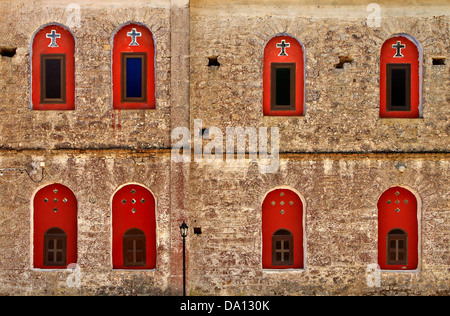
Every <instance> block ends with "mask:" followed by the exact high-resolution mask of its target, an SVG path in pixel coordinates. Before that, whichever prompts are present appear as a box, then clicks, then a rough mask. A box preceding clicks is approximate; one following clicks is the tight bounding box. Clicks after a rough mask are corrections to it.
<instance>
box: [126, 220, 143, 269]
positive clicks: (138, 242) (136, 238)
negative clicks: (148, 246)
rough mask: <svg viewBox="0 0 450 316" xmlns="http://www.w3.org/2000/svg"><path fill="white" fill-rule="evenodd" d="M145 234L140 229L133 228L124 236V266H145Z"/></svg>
mask: <svg viewBox="0 0 450 316" xmlns="http://www.w3.org/2000/svg"><path fill="white" fill-rule="evenodd" d="M145 254H146V252H145V234H144V232H143V231H142V230H140V229H138V228H131V229H129V230H127V231H126V232H125V234H123V266H124V267H143V266H145Z"/></svg>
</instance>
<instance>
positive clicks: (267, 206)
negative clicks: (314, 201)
mask: <svg viewBox="0 0 450 316" xmlns="http://www.w3.org/2000/svg"><path fill="white" fill-rule="evenodd" d="M279 230H286V231H289V232H290V233H291V234H292V236H293V257H294V260H293V264H292V265H273V264H272V251H273V249H272V237H273V235H274V233H275V232H277V231H279ZM262 235H263V238H262V243H263V246H262V265H263V268H264V269H289V268H291V269H292V268H295V269H302V268H303V267H304V264H303V203H302V201H301V199H300V197H299V196H298V195H297V193H295V192H294V191H292V190H288V189H276V190H273V191H271V192H270V193H269V194H267V196H266V198H265V199H264V202H263V205H262Z"/></svg>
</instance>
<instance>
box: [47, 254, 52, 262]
mask: <svg viewBox="0 0 450 316" xmlns="http://www.w3.org/2000/svg"><path fill="white" fill-rule="evenodd" d="M48 262H53V252H49V253H48Z"/></svg>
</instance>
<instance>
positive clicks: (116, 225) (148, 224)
mask: <svg viewBox="0 0 450 316" xmlns="http://www.w3.org/2000/svg"><path fill="white" fill-rule="evenodd" d="M132 228H137V229H139V230H141V231H142V232H143V233H144V234H145V238H146V239H145V245H146V251H145V252H146V263H145V265H143V266H140V267H125V266H124V261H123V249H124V248H123V246H124V245H123V235H124V234H125V233H126V232H127V231H128V230H130V229H132ZM112 234H113V245H112V252H113V268H114V269H154V268H156V202H155V198H154V196H153V194H152V193H151V192H150V191H149V190H148V189H146V188H144V187H143V186H141V185H138V184H129V185H125V186H124V187H122V188H121V189H119V190H118V191H117V192H116V193H115V194H114V197H113V200H112Z"/></svg>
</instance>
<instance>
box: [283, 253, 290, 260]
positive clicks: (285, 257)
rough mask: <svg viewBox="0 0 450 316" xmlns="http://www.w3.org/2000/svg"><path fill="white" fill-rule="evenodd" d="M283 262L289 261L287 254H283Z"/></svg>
mask: <svg viewBox="0 0 450 316" xmlns="http://www.w3.org/2000/svg"><path fill="white" fill-rule="evenodd" d="M283 261H289V252H285V253H284V260H283Z"/></svg>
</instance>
